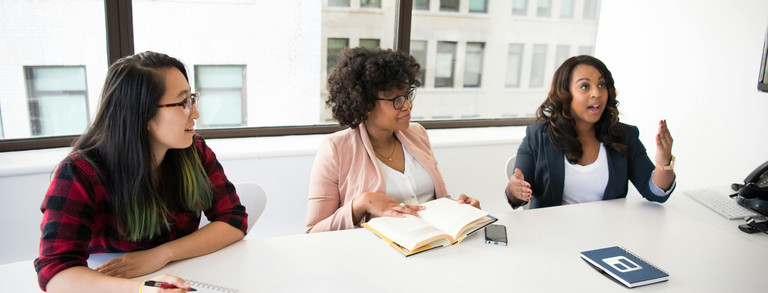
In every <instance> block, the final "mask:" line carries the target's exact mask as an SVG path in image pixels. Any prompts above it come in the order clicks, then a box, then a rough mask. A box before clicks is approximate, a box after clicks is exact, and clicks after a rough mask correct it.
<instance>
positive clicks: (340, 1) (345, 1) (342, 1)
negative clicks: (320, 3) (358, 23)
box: [328, 0, 349, 7]
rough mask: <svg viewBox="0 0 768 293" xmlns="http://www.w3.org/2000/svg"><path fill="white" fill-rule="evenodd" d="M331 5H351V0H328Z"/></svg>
mask: <svg viewBox="0 0 768 293" xmlns="http://www.w3.org/2000/svg"><path fill="white" fill-rule="evenodd" d="M328 6H329V7H349V0H328Z"/></svg>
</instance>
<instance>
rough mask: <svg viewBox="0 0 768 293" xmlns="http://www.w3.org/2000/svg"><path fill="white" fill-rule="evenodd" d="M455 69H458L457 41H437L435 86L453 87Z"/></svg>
mask: <svg viewBox="0 0 768 293" xmlns="http://www.w3.org/2000/svg"><path fill="white" fill-rule="evenodd" d="M454 69H456V42H443V41H440V42H437V55H436V56H435V87H453V71H454Z"/></svg>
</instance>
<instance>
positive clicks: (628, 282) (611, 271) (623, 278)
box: [581, 246, 669, 288]
mask: <svg viewBox="0 0 768 293" xmlns="http://www.w3.org/2000/svg"><path fill="white" fill-rule="evenodd" d="M581 258H583V259H584V260H586V261H587V263H589V264H590V265H591V266H592V267H593V268H595V269H596V270H598V271H600V272H601V273H603V274H605V275H606V276H609V277H611V278H613V279H614V280H616V281H618V282H620V283H622V284H624V286H627V287H629V288H633V287H637V286H643V285H648V284H653V283H658V282H663V281H666V280H668V279H669V274H667V273H666V272H665V271H663V270H661V269H659V268H657V267H656V266H654V265H652V264H651V263H649V262H647V261H645V260H643V259H642V258H639V257H637V256H636V255H634V254H633V253H631V252H629V251H628V250H626V249H624V248H623V247H620V246H613V247H606V248H601V249H595V250H589V251H583V252H581Z"/></svg>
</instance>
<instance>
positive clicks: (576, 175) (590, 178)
mask: <svg viewBox="0 0 768 293" xmlns="http://www.w3.org/2000/svg"><path fill="white" fill-rule="evenodd" d="M563 160H564V161H565V180H564V183H563V203H565V204H574V203H582V202H590V201H598V200H603V193H605V187H606V186H607V185H608V176H609V174H608V154H607V152H606V150H605V146H604V145H603V143H602V142H601V143H600V152H599V153H598V155H597V160H595V161H594V162H592V164H589V165H586V166H582V165H579V164H571V163H570V162H568V159H567V158H566V157H565V155H563Z"/></svg>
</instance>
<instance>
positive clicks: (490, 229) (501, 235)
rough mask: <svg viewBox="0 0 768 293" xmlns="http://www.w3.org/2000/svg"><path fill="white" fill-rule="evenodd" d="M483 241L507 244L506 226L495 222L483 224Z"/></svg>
mask: <svg viewBox="0 0 768 293" xmlns="http://www.w3.org/2000/svg"><path fill="white" fill-rule="evenodd" d="M485 243H488V244H494V245H501V246H507V227H504V225H497V224H490V225H488V226H485Z"/></svg>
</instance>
